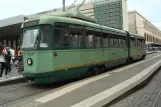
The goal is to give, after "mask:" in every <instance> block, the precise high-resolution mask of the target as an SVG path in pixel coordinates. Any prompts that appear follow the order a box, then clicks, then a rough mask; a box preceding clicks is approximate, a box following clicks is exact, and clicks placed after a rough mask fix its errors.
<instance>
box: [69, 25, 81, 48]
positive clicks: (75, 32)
mask: <svg viewBox="0 0 161 107" xmlns="http://www.w3.org/2000/svg"><path fill="white" fill-rule="evenodd" d="M69 41H70V47H73V48H77V47H83V45H84V43H83V29H78V28H70V36H69Z"/></svg>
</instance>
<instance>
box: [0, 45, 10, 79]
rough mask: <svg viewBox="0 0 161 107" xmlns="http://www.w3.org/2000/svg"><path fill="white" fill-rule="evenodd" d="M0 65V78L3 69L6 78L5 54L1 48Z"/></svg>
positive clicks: (1, 47)
mask: <svg viewBox="0 0 161 107" xmlns="http://www.w3.org/2000/svg"><path fill="white" fill-rule="evenodd" d="M0 63H1V72H0V78H2V75H3V70H4V69H5V77H6V78H7V77H8V76H7V72H8V66H7V64H6V61H5V52H4V50H3V46H0Z"/></svg>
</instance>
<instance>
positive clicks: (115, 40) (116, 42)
mask: <svg viewBox="0 0 161 107" xmlns="http://www.w3.org/2000/svg"><path fill="white" fill-rule="evenodd" d="M114 47H115V48H118V38H117V35H114Z"/></svg>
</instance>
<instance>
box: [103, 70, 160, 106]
mask: <svg viewBox="0 0 161 107" xmlns="http://www.w3.org/2000/svg"><path fill="white" fill-rule="evenodd" d="M160 91H161V71H159V73H158V74H157V75H155V77H154V78H153V79H152V80H151V81H150V82H149V83H148V84H147V85H145V86H144V87H142V88H141V89H139V90H138V89H137V90H135V91H132V92H129V93H128V95H126V97H125V98H123V99H122V100H120V101H118V102H113V104H112V105H109V104H108V105H106V106H104V107H153V105H154V103H155V100H156V99H157V97H158V94H159V92H160ZM133 92H134V93H133ZM155 107H161V98H159V100H158V102H157V106H155Z"/></svg>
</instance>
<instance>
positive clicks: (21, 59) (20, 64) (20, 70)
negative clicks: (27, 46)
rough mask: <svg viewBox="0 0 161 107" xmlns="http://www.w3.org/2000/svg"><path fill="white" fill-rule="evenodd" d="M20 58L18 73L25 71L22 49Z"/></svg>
mask: <svg viewBox="0 0 161 107" xmlns="http://www.w3.org/2000/svg"><path fill="white" fill-rule="evenodd" d="M18 57H19V70H18V72H20V73H22V72H23V70H24V66H23V54H22V50H21V49H20V48H19V51H18Z"/></svg>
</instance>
